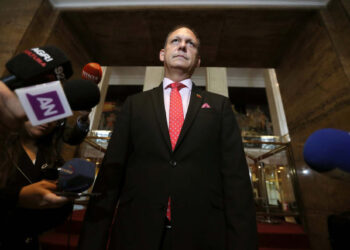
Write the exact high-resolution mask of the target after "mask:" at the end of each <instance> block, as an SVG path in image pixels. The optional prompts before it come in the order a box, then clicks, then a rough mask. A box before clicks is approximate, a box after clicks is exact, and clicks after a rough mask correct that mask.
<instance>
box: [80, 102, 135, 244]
mask: <svg viewBox="0 0 350 250" xmlns="http://www.w3.org/2000/svg"><path fill="white" fill-rule="evenodd" d="M130 110H131V101H130V98H128V99H127V100H126V101H125V104H124V105H123V108H122V111H121V113H120V115H119V116H118V118H117V122H116V127H115V128H114V131H113V134H112V137H111V139H110V141H109V145H108V149H107V152H106V154H105V156H104V158H103V162H102V165H101V167H100V170H99V174H98V176H97V179H96V182H95V185H94V189H93V192H96V193H101V195H100V196H97V197H92V198H91V199H90V202H89V204H88V208H87V211H86V215H85V219H84V224H83V229H82V232H81V235H80V238H79V247H78V249H82V250H89V249H91V250H99V249H101V250H102V249H106V245H107V242H108V237H109V231H110V227H111V225H112V221H113V217H114V213H115V209H116V206H117V202H118V200H119V196H120V190H121V188H122V185H123V181H124V175H125V169H124V168H125V164H126V161H127V158H128V155H129V153H130V150H131V149H130V148H131V146H130V144H131V143H130V135H129V132H130V113H131V111H130Z"/></svg>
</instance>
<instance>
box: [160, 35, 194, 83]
mask: <svg viewBox="0 0 350 250" xmlns="http://www.w3.org/2000/svg"><path fill="white" fill-rule="evenodd" d="M198 46H199V42H198V40H197V38H196V36H195V34H194V33H193V32H192V31H191V30H189V29H187V28H180V29H177V30H175V31H174V32H172V33H171V34H170V35H169V37H168V40H167V41H166V46H165V48H164V49H162V50H161V51H160V53H159V59H160V61H162V62H164V67H165V72H166V73H167V72H172V70H182V71H183V72H184V73H187V74H188V75H189V77H190V76H191V75H192V73H193V71H194V69H195V68H196V67H199V64H200V59H199V55H198Z"/></svg>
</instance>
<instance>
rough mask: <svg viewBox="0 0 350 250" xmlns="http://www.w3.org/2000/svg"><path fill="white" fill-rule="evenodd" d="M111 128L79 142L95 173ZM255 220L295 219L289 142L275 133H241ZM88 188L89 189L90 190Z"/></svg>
mask: <svg viewBox="0 0 350 250" xmlns="http://www.w3.org/2000/svg"><path fill="white" fill-rule="evenodd" d="M111 134H112V131H111V130H93V131H91V132H90V133H89V135H88V136H87V138H86V139H85V141H84V143H82V144H81V145H80V149H79V154H80V157H82V158H85V159H87V160H89V161H92V162H94V163H95V164H96V169H97V170H96V174H97V172H98V169H99V166H100V164H101V162H102V159H103V156H104V154H105V152H106V149H107V145H108V141H109V139H110V136H111ZM243 145H244V150H245V154H246V159H247V163H248V167H249V174H250V178H251V184H252V189H253V193H254V199H255V204H256V211H257V218H258V220H259V221H263V222H268V223H274V222H279V221H280V220H281V219H283V220H289V221H290V222H295V220H298V218H299V206H298V203H297V200H298V199H297V198H296V192H295V190H296V183H295V181H296V178H295V170H294V169H295V168H294V162H293V156H292V151H291V148H290V143H289V142H286V141H285V140H284V138H281V137H276V136H244V137H243ZM90 190H91V189H90Z"/></svg>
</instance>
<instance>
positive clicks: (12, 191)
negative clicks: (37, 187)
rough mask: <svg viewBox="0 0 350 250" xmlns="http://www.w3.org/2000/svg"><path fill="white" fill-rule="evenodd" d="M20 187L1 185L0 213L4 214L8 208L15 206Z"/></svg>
mask: <svg viewBox="0 0 350 250" xmlns="http://www.w3.org/2000/svg"><path fill="white" fill-rule="evenodd" d="M21 188H22V187H2V188H0V204H1V209H0V211H1V212H0V214H1V216H3V215H4V216H6V213H7V212H8V211H9V210H12V209H14V208H15V207H16V206H17V202H18V198H19V192H20V191H21Z"/></svg>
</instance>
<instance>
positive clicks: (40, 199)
mask: <svg viewBox="0 0 350 250" xmlns="http://www.w3.org/2000/svg"><path fill="white" fill-rule="evenodd" d="M56 189H57V184H56V183H54V182H53V181H47V180H42V181H39V182H35V183H33V184H30V185H27V186H24V187H22V189H21V190H20V192H19V195H18V202H17V205H18V206H19V207H23V208H31V209H44V208H56V207H61V206H63V205H64V204H65V203H67V202H68V198H67V197H63V196H58V195H56V194H55V193H53V191H55V190H56Z"/></svg>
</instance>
